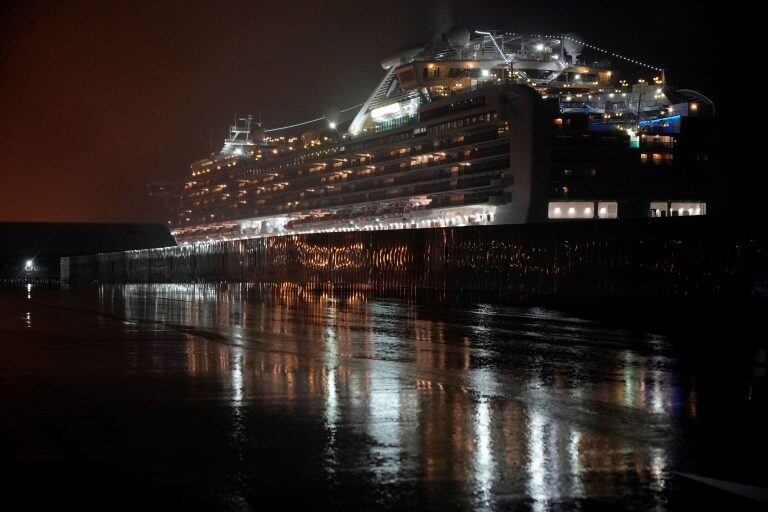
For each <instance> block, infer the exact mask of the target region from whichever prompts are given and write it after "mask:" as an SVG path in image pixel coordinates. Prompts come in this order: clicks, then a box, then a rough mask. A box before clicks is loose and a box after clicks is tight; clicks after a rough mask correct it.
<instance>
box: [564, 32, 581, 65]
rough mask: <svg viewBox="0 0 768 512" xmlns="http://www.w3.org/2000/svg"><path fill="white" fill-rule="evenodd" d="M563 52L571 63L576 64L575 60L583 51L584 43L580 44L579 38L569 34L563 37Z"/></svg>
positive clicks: (571, 33)
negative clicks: (569, 58)
mask: <svg viewBox="0 0 768 512" xmlns="http://www.w3.org/2000/svg"><path fill="white" fill-rule="evenodd" d="M563 50H565V53H566V54H568V55H569V56H570V57H571V62H573V63H576V60H577V58H578V57H579V56H580V55H581V52H582V50H584V43H582V42H581V38H580V37H579V36H577V35H576V34H574V33H573V32H570V33H568V34H565V35H564V36H563Z"/></svg>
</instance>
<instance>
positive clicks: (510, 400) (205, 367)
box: [0, 285, 768, 511]
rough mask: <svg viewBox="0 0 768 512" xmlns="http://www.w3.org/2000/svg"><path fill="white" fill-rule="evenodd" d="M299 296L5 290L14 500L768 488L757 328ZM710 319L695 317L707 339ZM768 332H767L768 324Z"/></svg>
mask: <svg viewBox="0 0 768 512" xmlns="http://www.w3.org/2000/svg"><path fill="white" fill-rule="evenodd" d="M638 315H640V313H638V312H635V311H625V312H624V314H623V315H616V314H615V313H614V312H611V313H610V314H609V313H601V312H600V311H593V312H592V313H591V314H586V313H584V312H583V311H582V312H580V313H578V314H577V313H575V312H574V311H573V310H564V309H554V308H544V307H523V306H513V305H492V304H488V303H478V302H473V301H469V300H467V301H465V302H463V303H462V302H459V301H457V300H452V301H443V302H430V303H425V302H421V301H418V300H403V299H392V298H376V297H375V296H374V295H373V294H370V293H363V292H357V293H351V292H349V293H336V294H329V293H327V292H326V293H322V292H316V291H314V292H309V291H307V290H305V289H302V288H299V287H296V286H289V285H286V286H281V287H272V288H265V287H258V286H246V285H238V286H205V285H183V286H181V285H154V286H150V285H136V286H111V287H110V286H102V287H100V288H94V289H90V290H81V291H70V290H53V289H39V288H15V289H5V290H0V418H2V421H1V422H0V453H1V454H2V461H3V464H2V470H1V471H2V474H1V475H0V476H2V481H3V483H4V487H5V489H6V490H5V491H4V497H5V500H6V502H9V500H10V502H17V503H21V506H20V507H19V508H18V509H19V510H22V509H31V508H48V509H50V508H53V507H57V508H62V507H66V508H71V507H72V506H78V507H79V508H81V509H91V508H99V509H137V508H138V509H160V508H162V509H177V508H178V509H193V510H211V509H220V510H270V509H281V510H285V509H312V510H316V509H337V508H344V509H379V508H388V509H436V510H446V509H448V510H484V509H489V510H496V509H513V510H536V511H545V510H617V509H623V510H644V511H645V510H691V509H701V508H704V507H717V508H720V509H724V508H726V507H728V508H730V509H732V510H750V509H755V510H758V509H760V507H761V506H765V504H762V505H761V504H758V503H757V502H755V501H750V500H748V499H746V498H743V497H740V496H738V495H736V494H733V493H729V492H726V491H723V490H721V489H717V488H715V487H713V486H711V485H707V484H705V483H701V482H700V481H696V480H692V479H690V478H687V477H684V476H681V475H680V473H681V472H682V473H686V474H694V475H700V476H702V477H706V478H714V479H721V480H726V481H729V482H737V483H741V484H747V485H752V486H758V487H761V488H765V487H768V449H767V448H766V445H767V444H768V443H766V435H765V432H766V430H765V427H766V424H765V416H764V414H763V413H762V410H764V409H760V408H759V407H758V408H756V406H755V404H754V403H750V402H747V401H746V399H745V397H746V393H747V389H748V386H749V377H750V375H751V364H752V359H751V358H752V355H753V353H754V352H753V344H752V343H751V342H750V339H749V337H750V336H753V334H751V333H753V332H754V326H753V325H749V321H742V320H741V319H734V318H729V317H727V316H723V317H722V318H711V317H710V318H706V319H704V318H700V319H696V318H695V316H694V317H693V320H692V319H691V317H687V319H686V320H685V321H682V320H681V321H680V322H679V323H674V324H671V325H670V324H669V322H668V321H654V320H653V319H652V318H642V317H638ZM694 324H695V328H694ZM763 335H764V332H763Z"/></svg>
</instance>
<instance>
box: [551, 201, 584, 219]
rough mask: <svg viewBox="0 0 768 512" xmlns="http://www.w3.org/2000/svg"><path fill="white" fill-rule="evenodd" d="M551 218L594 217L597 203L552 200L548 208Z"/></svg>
mask: <svg viewBox="0 0 768 512" xmlns="http://www.w3.org/2000/svg"><path fill="white" fill-rule="evenodd" d="M547 216H548V217H549V218H550V219H592V218H594V216H595V203H594V202H592V201H550V202H549V206H548V208H547Z"/></svg>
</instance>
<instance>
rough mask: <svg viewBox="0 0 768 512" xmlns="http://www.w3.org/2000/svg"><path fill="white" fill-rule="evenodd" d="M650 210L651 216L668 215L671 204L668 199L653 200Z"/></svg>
mask: <svg viewBox="0 0 768 512" xmlns="http://www.w3.org/2000/svg"><path fill="white" fill-rule="evenodd" d="M648 210H649V212H648V213H649V217H666V216H667V215H668V213H669V212H668V210H669V205H668V204H667V202H666V201H653V202H651V204H650V207H649V208H648Z"/></svg>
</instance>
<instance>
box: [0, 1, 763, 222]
mask: <svg viewBox="0 0 768 512" xmlns="http://www.w3.org/2000/svg"><path fill="white" fill-rule="evenodd" d="M653 5H654V4H653V3H648V2H642V3H638V2H588V1H580V2H570V1H569V2H544V1H538V2H512V1H504V2H498V1H497V2H490V1H472V2H451V1H433V2H415V1H410V2H406V1H399V0H398V1H385V0H381V1H378V2H370V1H347V0H344V1H307V2H289V1H273V2H269V3H267V2H258V1H221V2H212V1H208V2H201V1H195V0H184V1H176V0H171V1H152V2H144V1H140V0H135V1H130V2H119V3H118V2H104V1H84V0H73V1H55V2H40V1H30V0H26V1H21V2H15V3H14V2H11V3H8V2H6V3H5V5H4V6H3V7H0V106H1V108H2V112H1V113H0V155H2V164H1V165H0V221H2V220H37V221H44V220H49V221H165V220H167V219H168V216H169V215H168V212H167V211H166V209H165V206H164V205H163V203H162V201H161V200H159V199H158V198H151V197H149V196H148V195H147V189H146V184H147V183H148V182H154V181H178V180H181V179H183V178H184V177H185V176H186V173H187V171H188V169H189V163H190V162H191V161H193V160H196V159H199V158H202V157H205V156H206V155H207V153H208V152H209V150H210V144H211V133H212V134H213V146H214V149H218V148H219V147H220V146H221V143H222V140H223V138H224V136H225V134H226V130H227V127H228V125H229V123H231V121H232V120H233V118H234V117H235V113H237V114H239V115H244V114H247V113H253V114H254V115H258V114H259V113H261V116H262V119H263V121H264V125H265V126H266V127H270V126H280V125H283V124H286V123H290V122H295V121H301V120H304V119H307V118H311V117H317V116H318V115H322V114H323V112H325V111H327V110H328V109H329V108H332V107H336V108H343V107H346V106H350V105H354V104H357V103H360V102H362V101H363V100H364V99H365V97H366V96H367V95H368V94H369V93H370V90H371V89H372V88H373V87H374V86H375V85H376V83H377V82H378V80H380V78H381V77H382V75H383V70H382V69H381V67H380V61H381V59H382V57H384V56H386V55H387V54H389V53H391V52H393V51H395V50H397V49H399V48H402V47H405V46H408V45H410V44H413V43H418V42H423V41H425V40H429V39H431V38H433V37H435V36H436V35H437V34H439V32H440V31H441V30H447V29H448V28H449V27H450V26H451V25H454V24H457V23H463V24H466V25H468V26H469V27H470V28H472V29H480V30H482V29H486V30H488V29H504V30H510V31H521V32H533V33H535V32H568V31H572V32H575V33H577V34H578V35H580V36H581V37H582V38H583V39H584V40H585V41H588V42H591V43H593V44H597V45H601V46H606V47H610V48H613V49H615V50H616V51H617V52H619V53H624V54H627V55H628V56H632V57H634V58H637V59H639V60H644V61H647V62H649V63H651V64H654V65H659V66H662V67H665V68H667V70H668V74H667V76H668V79H669V81H670V82H671V83H672V84H674V85H676V86H679V87H687V88H692V89H697V90H700V91H702V92H704V93H705V94H708V95H710V96H711V97H713V99H715V101H716V103H717V104H718V107H719V108H720V113H721V114H722V117H723V118H725V119H731V118H732V117H733V116H734V108H733V107H734V106H735V102H734V101H733V99H732V98H731V97H730V95H729V93H730V92H731V91H732V90H733V89H735V84H734V80H733V78H732V77H731V78H726V77H725V76H723V74H722V73H720V72H718V70H717V69H715V66H714V62H712V60H711V59H712V57H721V56H722V55H723V53H724V52H732V53H733V54H734V55H733V57H734V58H735V59H737V60H736V61H734V62H732V64H733V65H734V67H735V68H736V69H738V70H739V72H738V73H739V75H738V81H739V82H740V83H742V84H743V83H746V84H747V86H749V83H750V82H751V73H752V68H753V67H754V66H743V67H742V66H741V64H740V62H741V61H739V60H738V59H739V58H742V57H743V56H744V54H745V52H743V51H741V50H740V48H743V47H744V46H745V45H746V39H745V38H744V37H743V36H741V35H740V34H741V33H742V32H746V31H747V29H746V28H745V27H744V26H743V25H736V24H734V23H732V21H733V20H734V17H738V16H740V14H739V13H736V12H713V11H712V10H707V9H704V8H703V7H701V8H700V7H696V6H694V5H692V4H691V3H690V2H680V3H673V2H662V3H659V4H658V6H659V7H658V9H653V8H652V6H653ZM700 5H701V6H703V5H704V4H700ZM748 51H749V50H748Z"/></svg>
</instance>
